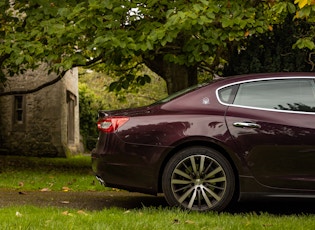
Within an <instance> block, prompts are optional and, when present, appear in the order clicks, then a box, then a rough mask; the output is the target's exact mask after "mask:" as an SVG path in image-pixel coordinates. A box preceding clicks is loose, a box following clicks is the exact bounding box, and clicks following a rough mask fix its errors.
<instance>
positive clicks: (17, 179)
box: [0, 156, 104, 191]
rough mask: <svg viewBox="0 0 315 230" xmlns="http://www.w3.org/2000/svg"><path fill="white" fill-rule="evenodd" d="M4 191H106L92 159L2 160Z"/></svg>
mask: <svg viewBox="0 0 315 230" xmlns="http://www.w3.org/2000/svg"><path fill="white" fill-rule="evenodd" d="M0 176H1V180H0V188H1V189H15V190H23V191H38V190H46V191H63V190H70V191H87V190H89V191H104V187H103V186H101V185H99V183H98V182H97V181H96V180H95V178H94V175H93V172H92V169H91V158H90V157H89V156H79V157H73V158H67V159H66V158H36V157H19V156H0Z"/></svg>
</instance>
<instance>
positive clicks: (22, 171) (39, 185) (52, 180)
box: [0, 156, 315, 230]
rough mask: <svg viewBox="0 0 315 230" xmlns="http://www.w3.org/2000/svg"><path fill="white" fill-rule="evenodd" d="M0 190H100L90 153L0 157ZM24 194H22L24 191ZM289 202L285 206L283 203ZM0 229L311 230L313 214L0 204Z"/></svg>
mask: <svg viewBox="0 0 315 230" xmlns="http://www.w3.org/2000/svg"><path fill="white" fill-rule="evenodd" d="M0 178H1V179H0V199H1V190H4V189H5V190H23V191H39V190H41V189H43V188H49V189H50V190H52V191H62V190H63V187H69V189H71V190H73V191H87V190H92V191H104V190H105V189H106V188H104V187H102V186H101V185H99V184H98V183H97V182H96V181H95V179H94V176H93V173H92V171H91V162H90V157H88V156H84V157H83V156H81V157H75V158H71V159H60V158H49V159H48V158H30V157H12V156H7V157H3V156H0ZM26 197H27V196H26ZM288 205H290V204H289V203H288ZM0 229H3V230H6V229H12V230H13V229H14V230H15V229H54V230H58V229H67V230H68V229H102V230H103V229H126V230H127V229H128V230H132V229H149V230H155V229H158V230H160V229H161V230H163V229H211V230H226V229H263V230H265V229H268V230H269V229H270V230H271V229H288V230H289V229H292V230H297V229H315V215H314V214H303V213H301V214H290V215H284V214H281V213H280V214H277V215H274V214H269V213H258V214H256V213H254V212H247V213H242V214H232V213H215V212H206V213H196V212H188V211H183V210H180V209H178V208H163V207H143V208H140V209H130V210H127V209H122V208H117V207H114V208H104V209H103V210H100V211H87V210H79V209H73V208H67V207H47V206H45V205H44V206H40V207H37V206H29V205H21V206H9V207H4V208H0Z"/></svg>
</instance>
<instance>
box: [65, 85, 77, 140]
mask: <svg viewBox="0 0 315 230" xmlns="http://www.w3.org/2000/svg"><path fill="white" fill-rule="evenodd" d="M67 104H68V122H67V133H68V143H70V144H71V143H74V140H75V106H76V104H77V98H76V96H75V95H74V94H73V93H71V92H70V91H67Z"/></svg>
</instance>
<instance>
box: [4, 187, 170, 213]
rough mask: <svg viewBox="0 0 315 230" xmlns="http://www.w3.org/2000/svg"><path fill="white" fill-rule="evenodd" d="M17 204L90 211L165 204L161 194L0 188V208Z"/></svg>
mask: <svg viewBox="0 0 315 230" xmlns="http://www.w3.org/2000/svg"><path fill="white" fill-rule="evenodd" d="M18 205H34V206H39V207H48V206H55V207H67V208H73V209H84V210H90V211H92V210H102V209H104V208H110V207H118V208H124V209H134V208H142V207H143V206H146V207H149V206H155V207H158V206H166V205H167V204H166V202H165V200H164V197H162V196H158V197H156V196H149V195H143V194H139V193H129V192H52V191H50V192H37V191H32V192H19V191H13V190H9V191H7V190H0V208H1V207H6V206H18Z"/></svg>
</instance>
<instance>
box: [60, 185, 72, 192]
mask: <svg viewBox="0 0 315 230" xmlns="http://www.w3.org/2000/svg"><path fill="white" fill-rule="evenodd" d="M70 190H71V189H70V188H69V187H65V186H64V187H62V191H64V192H68V191H70Z"/></svg>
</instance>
